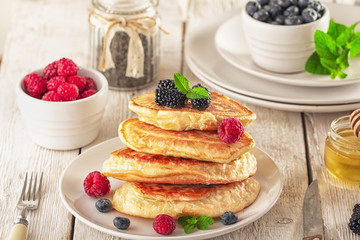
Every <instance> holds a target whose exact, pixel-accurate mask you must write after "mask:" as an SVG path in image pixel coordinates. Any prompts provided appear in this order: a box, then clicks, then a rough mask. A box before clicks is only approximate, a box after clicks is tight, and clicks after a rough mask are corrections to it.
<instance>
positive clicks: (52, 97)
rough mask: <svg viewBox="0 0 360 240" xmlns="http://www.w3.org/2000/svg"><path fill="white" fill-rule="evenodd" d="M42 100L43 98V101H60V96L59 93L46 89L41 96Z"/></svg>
mask: <svg viewBox="0 0 360 240" xmlns="http://www.w3.org/2000/svg"><path fill="white" fill-rule="evenodd" d="M41 99H42V100H45V101H51V102H61V101H62V98H61V95H60V94H58V93H57V92H55V91H48V92H46V93H45V94H44V95H43V96H42V98H41Z"/></svg>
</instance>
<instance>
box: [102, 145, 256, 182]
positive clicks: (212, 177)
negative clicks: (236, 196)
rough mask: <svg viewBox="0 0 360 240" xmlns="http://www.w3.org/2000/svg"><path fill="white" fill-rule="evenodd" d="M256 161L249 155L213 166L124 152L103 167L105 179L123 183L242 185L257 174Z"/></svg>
mask: <svg viewBox="0 0 360 240" xmlns="http://www.w3.org/2000/svg"><path fill="white" fill-rule="evenodd" d="M256 169H257V168H256V159H255V156H254V155H253V154H252V153H249V152H247V153H245V154H243V155H242V156H241V157H240V158H238V159H236V160H234V161H231V162H230V163H213V162H204V161H197V160H190V159H185V158H177V157H169V156H163V155H154V154H148V153H140V152H136V151H134V150H132V149H130V148H123V149H120V150H117V151H114V152H113V153H111V155H110V158H109V159H108V160H106V161H105V162H104V163H103V167H102V172H103V173H104V174H105V176H108V177H113V178H116V179H119V180H123V181H133V182H147V183H170V184H199V183H201V184H221V183H231V182H239V181H242V180H245V179H246V178H248V177H250V176H253V175H254V174H255V172H256Z"/></svg>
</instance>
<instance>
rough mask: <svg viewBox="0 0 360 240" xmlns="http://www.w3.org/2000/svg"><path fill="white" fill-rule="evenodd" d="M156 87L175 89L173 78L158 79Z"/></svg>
mask: <svg viewBox="0 0 360 240" xmlns="http://www.w3.org/2000/svg"><path fill="white" fill-rule="evenodd" d="M158 88H161V89H176V86H175V82H174V80H171V79H165V80H160V81H159V83H158Z"/></svg>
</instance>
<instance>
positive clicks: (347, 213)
mask: <svg viewBox="0 0 360 240" xmlns="http://www.w3.org/2000/svg"><path fill="white" fill-rule="evenodd" d="M348 114H350V112H341V113H324V114H319V113H306V114H305V120H306V135H307V139H308V146H309V156H310V163H311V168H312V173H313V176H314V179H316V178H317V179H318V181H319V191H320V195H321V207H322V213H323V218H324V228H325V234H326V235H325V238H326V237H327V236H328V238H326V239H334V240H335V239H349V240H355V239H357V240H358V239H360V236H359V235H356V234H354V233H352V232H351V231H350V230H349V228H348V222H349V219H350V217H351V213H352V209H353V207H354V204H356V203H359V199H360V191H359V190H360V186H359V185H352V184H348V183H344V182H342V181H340V180H338V179H336V178H335V177H333V176H332V175H331V174H329V173H328V172H327V170H326V167H325V163H324V147H325V138H326V136H327V133H328V131H329V129H330V123H331V121H332V120H334V119H335V118H337V117H340V116H343V115H348ZM359 174H360V173H359Z"/></svg>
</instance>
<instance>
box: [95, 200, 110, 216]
mask: <svg viewBox="0 0 360 240" xmlns="http://www.w3.org/2000/svg"><path fill="white" fill-rule="evenodd" d="M95 207H96V209H97V210H98V211H99V212H102V213H105V212H109V211H110V210H111V208H112V203H111V201H110V200H109V199H106V198H100V199H99V200H97V201H96V203H95Z"/></svg>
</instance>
